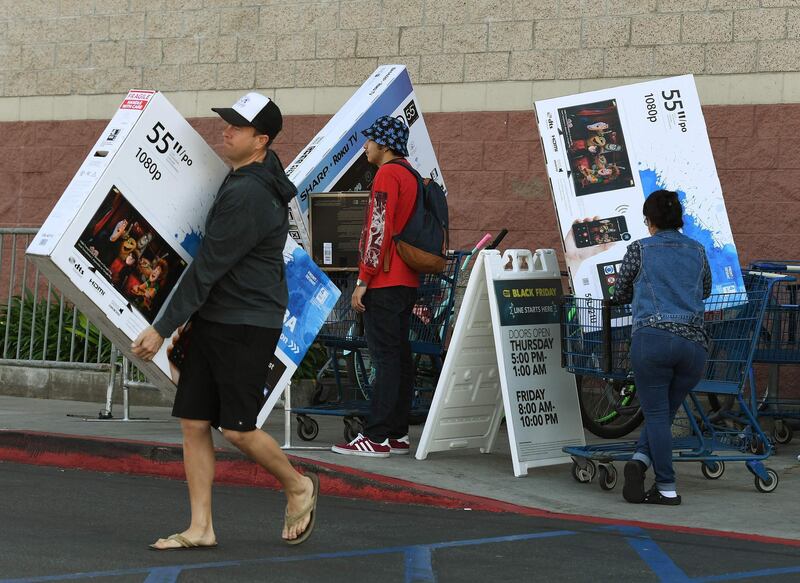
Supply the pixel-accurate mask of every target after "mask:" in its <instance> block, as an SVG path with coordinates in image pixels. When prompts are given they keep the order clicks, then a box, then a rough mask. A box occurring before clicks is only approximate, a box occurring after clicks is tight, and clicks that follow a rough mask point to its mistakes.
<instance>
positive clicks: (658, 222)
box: [613, 190, 711, 506]
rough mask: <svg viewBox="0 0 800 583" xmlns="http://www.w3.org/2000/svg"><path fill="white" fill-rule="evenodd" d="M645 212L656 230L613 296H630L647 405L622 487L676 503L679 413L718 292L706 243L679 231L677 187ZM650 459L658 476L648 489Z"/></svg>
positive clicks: (631, 495)
mask: <svg viewBox="0 0 800 583" xmlns="http://www.w3.org/2000/svg"><path fill="white" fill-rule="evenodd" d="M643 213H644V216H645V219H644V222H645V224H646V225H647V227H648V230H649V231H650V237H647V238H645V239H641V240H639V241H635V242H634V243H631V245H630V246H629V247H628V250H627V252H626V253H625V257H624V258H623V260H622V266H621V268H620V274H619V278H618V280H617V286H616V291H615V294H614V298H613V301H614V303H619V304H623V303H630V304H631V309H632V314H633V336H632V343H631V363H632V366H633V375H634V378H635V380H636V394H637V395H638V397H639V402H640V403H641V406H642V411H643V412H644V428H643V429H642V432H641V435H640V436H639V443H638V444H637V446H636V453H635V454H634V455H633V459H632V460H631V461H629V462H628V463H627V464H625V487H624V488H623V491H622V495H623V496H624V498H625V500H627V501H628V502H634V503H640V502H645V503H649V504H667V505H673V506H674V505H678V504H680V503H681V497H680V496H678V495H677V493H676V491H675V471H674V470H673V468H672V421H673V419H674V418H675V413H676V412H677V410H678V408H679V407H680V406H681V403H683V400H684V399H685V398H686V396H687V395H688V394H689V391H691V390H692V389H693V388H694V386H695V385H696V384H697V383H698V382H699V381H700V379H701V377H702V375H703V370H704V368H705V363H706V357H707V355H708V336H707V334H706V332H705V330H704V329H703V312H704V307H703V300H704V299H705V298H707V297H708V296H709V294H710V293H711V271H710V270H709V267H708V260H707V259H706V253H705V250H704V249H703V246H702V245H700V243H698V242H697V241H694V240H693V239H690V238H689V237H687V236H686V235H684V234H682V233H680V232H679V231H678V229H680V228H681V227H683V208H682V207H681V203H680V201H679V200H678V196H677V194H675V193H674V192H671V191H669V190H658V191H656V192H654V193H652V194H651V195H650V196H649V197H648V198H647V200H645V203H644V208H643ZM650 466H653V471H654V472H655V477H656V479H655V484H653V487H652V488H651V489H650V490H648V491H647V492H645V487H644V476H645V472H646V471H647V468H649V467H650Z"/></svg>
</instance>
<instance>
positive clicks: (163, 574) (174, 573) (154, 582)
mask: <svg viewBox="0 0 800 583" xmlns="http://www.w3.org/2000/svg"><path fill="white" fill-rule="evenodd" d="M180 574H181V568H180V567H159V568H158V569H153V570H152V571H150V574H149V575H147V579H145V580H144V583H175V581H177V580H178V576H179V575H180Z"/></svg>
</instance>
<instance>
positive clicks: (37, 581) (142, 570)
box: [0, 530, 578, 583]
mask: <svg viewBox="0 0 800 583" xmlns="http://www.w3.org/2000/svg"><path fill="white" fill-rule="evenodd" d="M575 534H578V533H577V532H574V531H571V530H555V531H549V532H537V533H532V534H516V535H510V536H498V537H491V538H483V539H467V540H460V541H448V542H441V543H433V544H429V545H411V546H403V547H385V548H382V549H364V550H358V551H340V552H333V553H318V554H314V555H300V556H287V557H265V558H263V559H247V560H243V561H220V562H216V563H194V564H188V565H173V566H170V567H163V566H159V567H138V568H130V569H119V570H109V571H94V572H91V573H67V574H63V575H43V576H39V577H23V578H19V579H0V583H46V582H48V581H75V580H79V579H92V578H96V577H116V576H122V575H137V574H142V575H148V580H147V581H148V583H150V581H149V576H150V575H151V574H152V573H153V572H159V576H161V574H162V573H163V575H164V576H166V574H167V573H166V572H167V570H168V569H173V570H174V572H175V574H176V576H175V579H158V580H157V581H159V583H172V582H173V581H176V580H177V575H178V574H180V572H181V571H184V570H185V571H190V570H197V569H213V568H225V567H234V566H245V565H262V564H267V563H293V562H301V561H319V560H323V559H343V558H354V557H367V556H374V555H388V554H393V553H402V554H403V555H404V556H406V555H407V554H408V553H411V554H412V555H415V556H416V558H415V562H414V565H415V567H416V568H418V569H420V572H422V571H421V568H420V567H419V565H418V564H417V561H418V560H419V558H420V557H421V556H422V555H421V554H420V551H419V550H418V549H420V548H423V549H429V551H428V562H429V563H430V550H433V549H443V548H454V547H464V546H473V545H483V544H492V543H495V544H496V543H506V542H516V541H526V540H534V539H541V538H553V537H559V536H569V535H575ZM406 565H408V561H406ZM430 572H431V574H432V573H433V567H432V566H431V568H430ZM421 581H425V579H422V580H421ZM428 581H435V578H434V579H428Z"/></svg>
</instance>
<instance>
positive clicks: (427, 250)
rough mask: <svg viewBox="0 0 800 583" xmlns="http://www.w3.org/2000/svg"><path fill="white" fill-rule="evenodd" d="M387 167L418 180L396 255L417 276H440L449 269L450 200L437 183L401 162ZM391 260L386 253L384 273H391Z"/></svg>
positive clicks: (397, 240)
mask: <svg viewBox="0 0 800 583" xmlns="http://www.w3.org/2000/svg"><path fill="white" fill-rule="evenodd" d="M387 164H398V165H400V166H402V167H403V168H405V169H406V170H408V171H409V172H411V173H412V174H414V177H415V178H416V179H417V200H416V202H415V204H414V211H413V212H412V213H411V217H409V219H408V222H407V223H406V225H405V227H403V230H402V231H401V232H400V233H399V234H398V235H395V236H394V242H395V246H396V247H397V254H398V255H400V258H401V259H402V260H403V261H404V262H405V263H406V264H407V265H408V266H409V267H410V268H411V269H413V270H414V271H416V272H417V273H441V272H442V271H444V269H445V267H446V266H447V248H448V246H449V244H450V233H449V230H448V229H449V228H450V219H449V215H448V212H447V196H445V194H444V190H442V187H441V186H439V184H438V183H437V182H436V181H435V180H431V179H430V178H424V179H423V178H422V176H420V174H419V172H417V171H416V170H414V169H413V168H412V167H411V166H409V165H407V164H404V163H403V162H401V161H400V160H390V161H389V162H387ZM390 257H391V254H389V253H387V254H386V259H385V260H384V265H383V270H384V271H389V263H388V259H389V258H390Z"/></svg>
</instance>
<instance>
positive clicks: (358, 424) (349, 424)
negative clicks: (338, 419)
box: [344, 416, 364, 443]
mask: <svg viewBox="0 0 800 583" xmlns="http://www.w3.org/2000/svg"><path fill="white" fill-rule="evenodd" d="M363 432H364V420H363V419H362V418H361V417H350V416H347V417H345V418H344V439H345V441H346V442H348V443H350V442H351V441H353V440H354V439H355V438H356V437H358V434H359V433H363Z"/></svg>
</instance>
